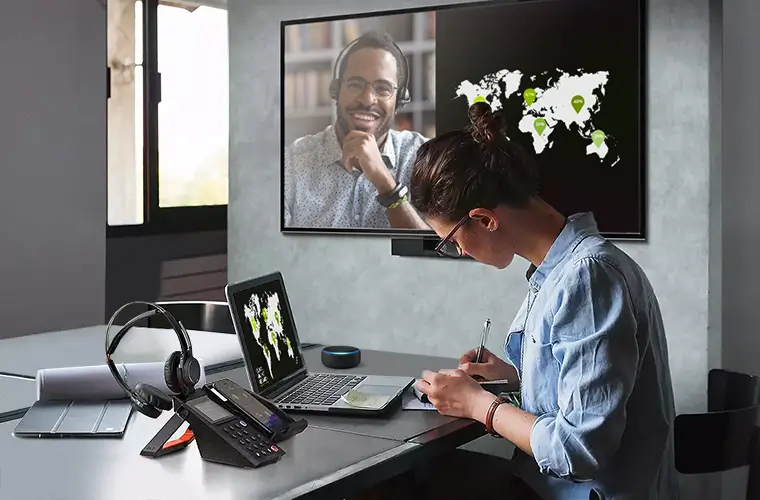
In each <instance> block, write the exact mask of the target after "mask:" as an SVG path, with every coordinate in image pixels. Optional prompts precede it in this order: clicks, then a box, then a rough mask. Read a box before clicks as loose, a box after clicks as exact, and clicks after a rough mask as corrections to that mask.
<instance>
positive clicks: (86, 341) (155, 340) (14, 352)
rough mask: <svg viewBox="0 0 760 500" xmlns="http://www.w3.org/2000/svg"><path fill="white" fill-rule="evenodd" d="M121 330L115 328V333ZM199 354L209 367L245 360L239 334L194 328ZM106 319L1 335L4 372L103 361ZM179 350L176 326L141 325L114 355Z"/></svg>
mask: <svg viewBox="0 0 760 500" xmlns="http://www.w3.org/2000/svg"><path fill="white" fill-rule="evenodd" d="M118 330H119V328H118V327H112V328H111V338H113V336H114V335H115V334H116V332H117V331H118ZM188 334H189V335H190V341H191V342H192V344H193V354H194V355H195V357H196V358H198V359H200V360H202V362H203V365H204V366H205V367H206V370H207V371H214V370H215V369H218V368H219V367H222V366H225V367H230V366H236V365H237V366H239V365H241V364H242V362H243V355H242V353H241V351H240V343H239V342H238V339H237V336H236V335H230V334H225V333H216V332H201V331H194V330H190V331H188ZM105 338H106V327H105V325H98V326H91V327H87V328H79V329H75V330H63V331H59V332H49V333H38V334H34V335H25V336H23V337H12V338H9V339H3V340H1V341H0V373H8V374H15V375H24V376H27V377H36V376H37V370H40V369H42V368H63V367H67V366H92V365H103V364H105V362H106V357H105ZM178 350H179V341H178V340H177V336H176V335H175V333H174V332H173V331H172V330H164V329H153V328H142V327H135V328H133V329H132V330H130V331H129V332H128V333H127V334H126V335H125V336H124V338H123V339H122V341H121V343H120V344H119V347H118V349H117V350H116V353H115V354H114V356H113V358H114V361H116V362H117V363H144V362H152V361H165V360H166V358H168V357H169V354H171V353H172V352H173V351H178Z"/></svg>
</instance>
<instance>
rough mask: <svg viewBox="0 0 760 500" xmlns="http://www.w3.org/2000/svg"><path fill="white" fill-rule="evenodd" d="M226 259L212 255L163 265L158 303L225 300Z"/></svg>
mask: <svg viewBox="0 0 760 500" xmlns="http://www.w3.org/2000/svg"><path fill="white" fill-rule="evenodd" d="M226 284H227V256H226V255H209V256H203V257H195V258H190V259H177V260H171V261H165V262H163V263H162V264H161V288H160V292H159V299H158V300H222V301H223V300H225V298H224V287H225V285H226Z"/></svg>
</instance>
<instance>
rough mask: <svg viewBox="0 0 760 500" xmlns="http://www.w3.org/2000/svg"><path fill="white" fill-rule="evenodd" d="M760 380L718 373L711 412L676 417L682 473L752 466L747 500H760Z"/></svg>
mask: <svg viewBox="0 0 760 500" xmlns="http://www.w3.org/2000/svg"><path fill="white" fill-rule="evenodd" d="M759 414H760V377H755V376H752V375H747V374H744V373H737V372H732V371H728V370H721V369H713V370H710V372H709V374H708V384H707V413H694V414H683V415H678V416H677V417H676V418H675V429H674V441H675V466H676V470H678V472H680V473H681V474H705V473H710V472H724V471H728V470H731V469H735V468H737V467H743V466H749V468H750V469H749V480H748V482H747V500H750V499H753V500H756V499H757V498H760V447H758V439H760V431H759V428H758V425H757V424H758V421H757V420H758V415H759Z"/></svg>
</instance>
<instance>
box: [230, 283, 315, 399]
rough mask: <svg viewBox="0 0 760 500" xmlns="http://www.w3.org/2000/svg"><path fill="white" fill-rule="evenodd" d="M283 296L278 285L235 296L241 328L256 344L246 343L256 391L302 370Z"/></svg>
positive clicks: (262, 286) (264, 284) (262, 285)
mask: <svg viewBox="0 0 760 500" xmlns="http://www.w3.org/2000/svg"><path fill="white" fill-rule="evenodd" d="M284 296H285V294H284V291H283V290H282V287H281V286H280V283H279V281H277V280H275V281H271V282H268V283H263V284H261V285H259V286H257V287H255V288H252V289H249V290H241V291H239V292H238V293H236V294H235V302H237V304H236V306H237V307H236V308H237V310H238V311H240V313H241V314H242V315H243V317H242V318H241V325H242V328H243V330H244V331H243V332H242V333H244V334H246V335H251V336H252V337H253V339H254V340H255V342H247V344H248V345H249V350H250V352H249V355H250V359H251V365H252V366H251V370H252V371H253V375H254V376H255V377H256V383H257V384H258V386H259V390H264V389H266V388H268V387H269V386H270V385H272V384H273V383H274V382H277V381H279V380H282V379H284V378H286V377H287V376H289V375H290V374H292V373H294V372H296V371H298V370H299V369H300V368H301V367H302V360H301V356H300V354H299V352H298V342H297V340H296V338H295V335H294V334H293V331H294V329H293V322H292V320H291V318H290V317H288V315H287V312H286V311H287V307H285V304H283V300H286V299H285V298H284Z"/></svg>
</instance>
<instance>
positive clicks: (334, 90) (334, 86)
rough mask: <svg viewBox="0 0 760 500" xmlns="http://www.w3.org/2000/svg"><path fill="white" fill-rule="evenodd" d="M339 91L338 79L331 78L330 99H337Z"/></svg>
mask: <svg viewBox="0 0 760 500" xmlns="http://www.w3.org/2000/svg"><path fill="white" fill-rule="evenodd" d="M339 91H340V81H338V80H333V81H331V82H330V99H333V100H335V101H337V100H338V92H339Z"/></svg>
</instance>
